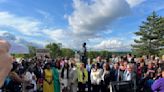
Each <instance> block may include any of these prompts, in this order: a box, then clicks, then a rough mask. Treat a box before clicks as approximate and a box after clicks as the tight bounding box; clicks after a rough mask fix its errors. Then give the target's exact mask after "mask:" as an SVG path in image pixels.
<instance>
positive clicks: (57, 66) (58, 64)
mask: <svg viewBox="0 0 164 92" xmlns="http://www.w3.org/2000/svg"><path fill="white" fill-rule="evenodd" d="M55 67H56V68H58V69H60V61H56V62H55Z"/></svg>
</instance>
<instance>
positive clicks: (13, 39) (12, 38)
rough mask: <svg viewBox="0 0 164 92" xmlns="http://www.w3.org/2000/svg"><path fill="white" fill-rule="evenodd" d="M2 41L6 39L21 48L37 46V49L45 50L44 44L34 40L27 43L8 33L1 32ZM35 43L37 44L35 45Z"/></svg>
mask: <svg viewBox="0 0 164 92" xmlns="http://www.w3.org/2000/svg"><path fill="white" fill-rule="evenodd" d="M0 39H5V40H7V41H9V42H10V43H14V44H18V45H21V46H24V47H25V46H35V47H37V48H43V42H42V44H41V43H39V42H40V41H39V42H37V41H35V40H33V41H32V42H30V41H27V40H25V39H22V38H20V37H19V36H16V35H14V34H11V33H9V32H7V31H0ZM34 42H35V43H34Z"/></svg>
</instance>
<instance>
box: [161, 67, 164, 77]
mask: <svg viewBox="0 0 164 92" xmlns="http://www.w3.org/2000/svg"><path fill="white" fill-rule="evenodd" d="M161 72H162V78H164V67H163V68H162V69H161Z"/></svg>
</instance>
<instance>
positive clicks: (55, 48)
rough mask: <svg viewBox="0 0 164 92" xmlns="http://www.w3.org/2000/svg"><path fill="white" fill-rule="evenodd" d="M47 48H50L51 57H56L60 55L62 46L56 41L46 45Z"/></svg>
mask: <svg viewBox="0 0 164 92" xmlns="http://www.w3.org/2000/svg"><path fill="white" fill-rule="evenodd" d="M46 48H47V49H49V51H50V55H51V57H53V58H55V57H57V56H60V46H59V45H58V44H56V43H50V44H48V45H46Z"/></svg>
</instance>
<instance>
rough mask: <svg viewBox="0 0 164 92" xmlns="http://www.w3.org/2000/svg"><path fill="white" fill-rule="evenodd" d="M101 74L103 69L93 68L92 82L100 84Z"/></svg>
mask: <svg viewBox="0 0 164 92" xmlns="http://www.w3.org/2000/svg"><path fill="white" fill-rule="evenodd" d="M101 75H102V70H101V69H97V70H95V69H92V70H91V83H92V84H98V85H99V84H100V82H101Z"/></svg>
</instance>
